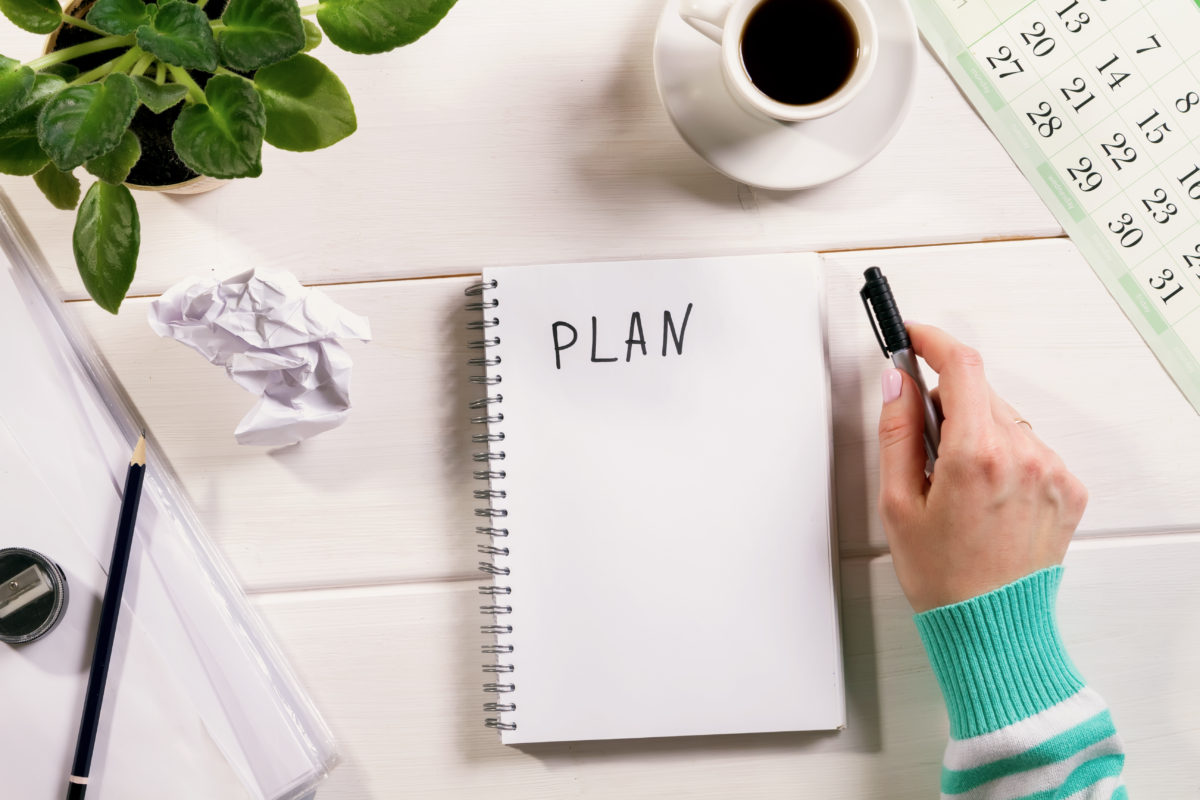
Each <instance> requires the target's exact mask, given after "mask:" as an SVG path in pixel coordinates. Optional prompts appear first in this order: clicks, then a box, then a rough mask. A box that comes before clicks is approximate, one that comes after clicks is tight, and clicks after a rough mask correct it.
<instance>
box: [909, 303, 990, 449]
mask: <svg viewBox="0 0 1200 800" xmlns="http://www.w3.org/2000/svg"><path fill="white" fill-rule="evenodd" d="M905 327H906V328H907V329H908V336H909V338H910V339H911V340H912V344H913V350H915V351H916V353H917V355H919V356H920V357H921V358H923V359H925V363H926V364H928V365H929V367H930V368H931V369H932V370H933V371H934V372H936V373H937V374H938V390H939V391H938V393H939V394H940V395H941V401H942V415H943V416H944V417H945V418H946V421H947V422H951V421H952V424H953V425H954V426H955V427H958V426H962V427H964V428H966V429H969V430H979V429H981V428H982V427H983V426H985V425H986V424H987V423H988V422H989V421H990V420H991V419H992V404H991V396H992V391H991V388H990V387H989V386H988V382H987V378H986V377H984V374H983V359H982V358H981V357H980V355H979V352H978V351H976V350H974V349H972V348H970V347H967V346H966V345H965V344H963V343H962V342H960V341H958V340H957V339H955V338H954V337H953V336H951V335H950V334H948V333H946V332H945V331H943V330H942V329H941V328H935V327H934V326H933V325H917V324H915V323H905Z"/></svg>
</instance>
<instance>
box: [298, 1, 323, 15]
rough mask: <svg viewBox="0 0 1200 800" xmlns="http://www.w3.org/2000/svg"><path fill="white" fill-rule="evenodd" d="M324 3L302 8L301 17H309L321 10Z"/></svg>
mask: <svg viewBox="0 0 1200 800" xmlns="http://www.w3.org/2000/svg"><path fill="white" fill-rule="evenodd" d="M322 5H323V3H313V4H312V5H311V6H300V16H302V17H309V16H312V15H313V14H315V13H317V12H318V11H320V10H321V6H322Z"/></svg>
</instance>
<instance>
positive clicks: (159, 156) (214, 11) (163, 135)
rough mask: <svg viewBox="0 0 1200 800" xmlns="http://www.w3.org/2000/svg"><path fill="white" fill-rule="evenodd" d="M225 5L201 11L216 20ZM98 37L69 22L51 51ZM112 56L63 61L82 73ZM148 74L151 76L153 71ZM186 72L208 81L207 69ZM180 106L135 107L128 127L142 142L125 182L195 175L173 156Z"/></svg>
mask: <svg viewBox="0 0 1200 800" xmlns="http://www.w3.org/2000/svg"><path fill="white" fill-rule="evenodd" d="M227 4H228V0H210V2H209V3H208V5H206V6H205V7H204V13H205V14H207V15H208V18H209V19H217V18H218V17H220V16H221V12H223V11H224V10H225V6H226V5H227ZM90 7H91V3H90V2H89V3H83V4H80V5H79V9H78V10H76V11H73V12H72V13H73V14H74V15H75V16H77V17H81V16H83V15H84V14H85V13H87V9H88V8H90ZM98 38H100V37H99V36H98V35H97V34H95V33H92V32H91V31H85V30H83V29H82V28H76V27H75V26H73V25H64V26H63V27H62V28H60V29H59V31H58V36H57V38H56V39H55V41H54V50H62V49H63V48H65V47H70V46H71V45H76V44H80V43H82V42H90V41H92V40H93V39H98ZM113 56H114V53H113V52H111V51H107V50H106V51H104V52H101V53H91V54H89V55H86V56H80V57H79V58H75V59H72V60H71V61H69V62H67V63H69V64H71V65H73V66H74V67H76V68H77V69H78V70H79V71H80V72H81V73H83V72H87V71H88V70H90V69H94V68H96V67H98V66H100V65H101V64H103V63H105V62H106V61H109V60H111V59H112V58H113ZM148 74H149V75H153V72H151V73H148ZM188 74H190V75H191V76H192V78H193V79H194V80H195V81H196V83H198V84H200V86H204V85H205V84H206V83H207V82H208V78H209V74H208V73H207V72H192V71H190V70H189V72H188ZM183 107H184V104H183V103H179V104H177V105H175V106H173V107H171V108H168V109H167V110H166V111H164V112H162V113H161V114H155V113H154V112H153V111H151V110H150V109H148V108H146V107H145V106H141V107H140V108H138V110H137V114H135V115H134V117H133V123H132V124H131V125H130V128H131V129H132V130H133V132H134V133H135V134H137V137H138V140H139V141H140V142H141V144H142V157H141V158H140V159H138V162H137V163H136V164H134V165H133V169H132V170H130V172H129V177H128V178H126V179H125V182H126V183H131V184H135V185H137V186H171V185H173V184H176V183H182V182H184V181H187V180H191V179H192V178H196V177H199V176H198V174H197V173H196V172H194V171H193V170H191V169H190V168H189V167H188V166H187V165H186V164H184V163H183V162H182V161H180V160H179V156H177V155H175V148H174V146H173V145H172V144H171V129H172V128H173V127H174V126H175V120H176V119H178V118H179V113H180V112H181V111H183Z"/></svg>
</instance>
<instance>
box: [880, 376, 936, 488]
mask: <svg viewBox="0 0 1200 800" xmlns="http://www.w3.org/2000/svg"><path fill="white" fill-rule="evenodd" d="M924 432H925V417H924V412H923V410H922V406H921V398H920V393H919V391H918V390H917V386H916V384H914V383H913V380H912V378H910V377H909V376H908V375H905V374H904V372H902V371H901V370H898V369H894V368H893V369H887V370H884V372H883V410H882V411H881V412H880V414H879V493H880V496H881V498H883V499H884V500H885V502H886V503H887V504H888V505H892V504H907V503H911V502H913V501H915V500H916V499H917V498H919V497H921V496H922V495H923V494H924V492H925V485H926V481H925V439H924Z"/></svg>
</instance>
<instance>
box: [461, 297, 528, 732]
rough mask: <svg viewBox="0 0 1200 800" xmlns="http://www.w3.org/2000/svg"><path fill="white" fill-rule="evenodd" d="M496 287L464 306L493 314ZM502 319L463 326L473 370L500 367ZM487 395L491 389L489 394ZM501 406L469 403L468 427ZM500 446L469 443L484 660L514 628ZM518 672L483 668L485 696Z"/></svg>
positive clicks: (508, 708)
mask: <svg viewBox="0 0 1200 800" xmlns="http://www.w3.org/2000/svg"><path fill="white" fill-rule="evenodd" d="M498 285H499V283H498V282H497V281H495V280H486V281H481V282H479V283H475V284H472V285H471V286H468V287H467V288H466V289H465V290H464V294H466V296H467V297H471V298H479V299H478V300H472V301H471V302H469V303H467V305H466V309H467V311H469V312H491V311H493V310H495V309H496V308H497V307H498V306H499V305H500V301H499V300H498V299H497V298H494V297H485V293H486V292H490V291H491V290H493V289H495V288H496V287H497V286H498ZM499 325H500V318H499V317H498V316H495V315H490V316H489V315H487V314H484V315H483V316H482V317H481V318H480V319H477V320H472V321H471V322H468V323H467V329H468V330H469V331H471V332H472V333H475V332H479V335H480V338H479V339H476V340H474V341H471V342H468V343H467V347H469V348H471V349H472V350H482V351H483V353H482V355H479V356H475V357H472V358H471V359H470V360H469V361H467V364H468V365H469V366H472V367H484V368H485V369H486V368H488V367H498V366H500V356H499V355H497V354H495V353H493V352H489V351H490V348H493V347H497V346H498V345H499V344H500V337H499V336H497V335H495V331H494V330H493V329H494V328H497V327H499ZM501 380H502V378H501V376H500V375H488V374H487V373H486V372H485V373H484V374H483V375H472V376H471V377H470V381H471V383H472V384H473V385H476V386H487V387H492V386H496V385H497V384H499V383H500V382H501ZM488 391H490V389H489V390H488ZM503 402H504V395H502V394H500V393H499V392H496V393H495V394H488V395H485V396H483V397H480V398H478V399H476V400H472V401H471V402H470V403H468V406H469V407H470V409H471V410H472V411H477V412H480V413H478V414H475V415H472V417H471V424H472V425H488V426H490V425H495V424H498V423H500V422H503V421H504V414H503V412H501V411H500V410H499V408H498V406H499V405H500V404H501V403H503ZM503 441H504V433H503V432H501V431H492V430H490V429H485V431H484V432H483V433H473V434H471V442H472V443H473V444H482V445H484V446H485V449H483V450H478V451H476V452H475V453H473V454H472V456H471V460H472V461H474V462H475V463H476V464H478V465H479V466H480V467H481V469H477V470H475V471H474V474H473V477H474V478H475V480H477V481H486V482H487V488H486V489H475V490H474V492H473V494H474V497H475V499H476V500H486V501H488V504H487V505H486V506H482V507H480V508H476V509H475V516H477V517H481V518H483V519H484V520H486V523H487V524H485V525H479V526H477V527H476V528H475V533H477V534H479V535H481V536H486V537H488V539H487V544H479V545H476V547H475V549H476V550H477V551H478V552H479V553H480V554H481V555H486V556H491V557H492V560H491V561H480V562H479V571H480V572H482V573H483V574H485V575H490V576H492V583H491V585H488V586H480V587H479V594H480V595H481V596H482V597H484V598H485V600H486V602H485V603H484V604H483V605H481V606H479V613H480V614H482V615H483V616H485V617H490V618H491V623H489V624H486V625H480V626H479V632H480V633H482V634H485V635H489V636H495V637H497V641H496V642H495V643H492V644H485V645H483V646H482V647H481V648H480V649H481V651H482V653H483V654H484V655H494V656H500V655H509V654H511V653H512V651H513V646H512V645H511V644H505V643H501V642H500V641H499V637H501V636H504V635H507V634H510V633H512V630H513V629H512V625H507V624H505V623H504V621H503V617H504V616H505V615H507V614H511V613H512V606H511V605H509V603H508V600H507V598H508V596H509V595H511V594H512V587H511V586H503V585H500V583H499V582H498V581H499V578H502V577H505V576H507V575H508V574H509V568H508V567H506V566H504V565H503V564H500V563H497V559H500V558H503V557H504V556H507V555H508V553H509V549H508V547H507V546H505V545H503V544H498V543H497V540H498V539H506V538H508V528H505V527H502V525H503V523H502V522H500V521H501V520H503V519H504V517H507V516H508V511H507V510H505V509H503V508H497V506H496V503H497V501H499V500H503V499H505V498H506V497H507V496H508V495H507V492H505V490H504V489H497V488H495V484H496V482H497V481H502V480H504V478H505V477H506V475H507V473H506V472H505V471H504V470H503V469H499V468H498V467H499V465H498V464H497V463H496V462H500V461H504V451H503V450H495V451H493V450H492V447H491V445H493V444H496V443H498V442H503ZM515 671H516V667H514V666H513V665H512V664H505V663H501V662H500V660H497V661H496V663H492V664H484V665H483V672H484V674H486V675H488V676H490V677H492V678H493V680H490V681H488V682H487V683H484V684H483V691H484V692H485V693H487V694H495V695H499V694H509V693H511V692H513V691H514V690H515V689H516V688H517V686H516V684H515V683H513V682H512V677H511V676H512V673H513V672H515ZM483 710H484V711H485V712H487V713H490V714H502V713H509V712H513V711H516V710H517V704H516V703H513V702H503V703H501V702H488V703H484V704H483ZM483 724H484V725H486V726H487V727H489V728H495V729H497V730H502V731H515V730H516V729H517V723H515V722H504V721H502V719H501V717H499V716H495V717H488V718H487V719H485V720H484V721H483Z"/></svg>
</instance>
